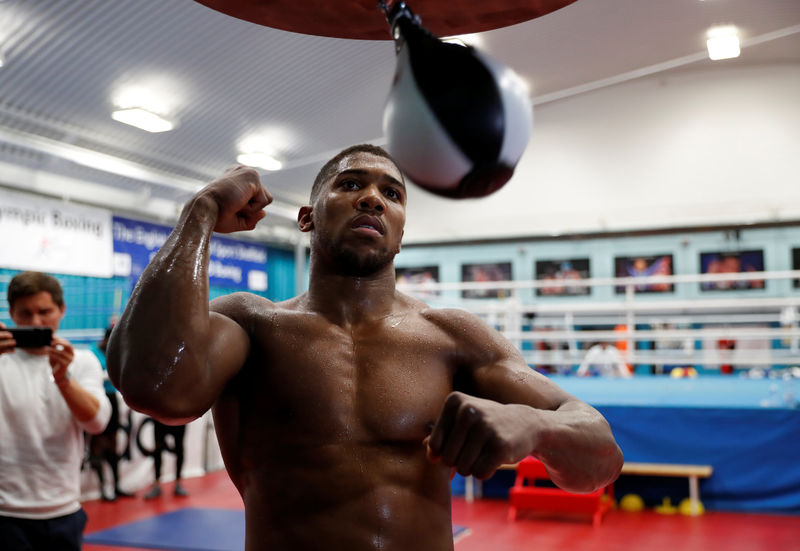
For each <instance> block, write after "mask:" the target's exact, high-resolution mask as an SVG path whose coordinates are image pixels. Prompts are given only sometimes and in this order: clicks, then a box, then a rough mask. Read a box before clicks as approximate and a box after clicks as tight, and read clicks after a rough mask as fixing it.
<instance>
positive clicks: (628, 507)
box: [619, 494, 644, 513]
mask: <svg viewBox="0 0 800 551" xmlns="http://www.w3.org/2000/svg"><path fill="white" fill-rule="evenodd" d="M619 508H620V509H622V510H623V511H628V512H629V513H638V512H639V511H643V510H644V500H643V499H642V497H641V496H639V495H636V494H625V495H624V496H622V499H620V500H619Z"/></svg>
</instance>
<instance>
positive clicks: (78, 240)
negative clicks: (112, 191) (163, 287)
mask: <svg viewBox="0 0 800 551" xmlns="http://www.w3.org/2000/svg"><path fill="white" fill-rule="evenodd" d="M0 236H2V246H1V247H0V267H3V268H9V269H12V270H35V271H40V272H48V273H56V274H70V275H82V276H90V277H111V276H112V275H113V256H112V253H113V249H112V241H111V212H110V211H108V210H105V209H98V208H92V207H85V206H82V205H75V204H73V203H67V202H64V201H55V200H51V199H46V198H44V197H40V196H37V195H31V194H27V193H14V192H10V191H6V190H0Z"/></svg>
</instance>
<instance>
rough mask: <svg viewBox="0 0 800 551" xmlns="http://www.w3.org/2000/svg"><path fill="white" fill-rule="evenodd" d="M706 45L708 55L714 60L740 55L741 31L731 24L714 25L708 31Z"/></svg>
mask: <svg viewBox="0 0 800 551" xmlns="http://www.w3.org/2000/svg"><path fill="white" fill-rule="evenodd" d="M707 37H708V40H706V47H707V48H708V57H709V59H711V60H713V61H717V60H719V59H731V58H734V57H739V54H740V53H741V49H740V48H739V31H738V29H737V28H736V27H734V26H732V25H729V26H725V27H712V28H711V29H709V30H708V33H707Z"/></svg>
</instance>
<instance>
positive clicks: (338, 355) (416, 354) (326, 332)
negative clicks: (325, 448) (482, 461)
mask: <svg viewBox="0 0 800 551" xmlns="http://www.w3.org/2000/svg"><path fill="white" fill-rule="evenodd" d="M253 341H254V349H253V351H252V353H251V359H250V362H249V364H248V366H247V370H246V373H245V377H246V379H247V391H246V392H247V395H249V396H250V400H249V401H250V403H251V404H252V407H253V408H255V409H256V410H258V411H259V415H258V417H259V418H260V419H262V422H264V423H266V424H271V423H275V425H276V428H279V429H280V432H281V434H282V435H291V436H289V438H292V439H295V442H296V443H301V444H302V443H303V442H305V443H307V444H309V445H313V446H318V445H320V444H321V443H326V442H328V443H331V444H337V443H341V442H349V441H357V442H374V443H381V442H400V441H420V440H422V439H423V438H424V437H425V436H426V435H427V433H428V432H429V431H430V428H431V426H432V424H433V422H434V421H435V420H436V418H437V417H438V415H439V412H440V410H441V407H442V404H443V403H444V400H445V398H446V396H447V394H448V393H449V392H450V391H451V390H452V384H453V383H452V380H453V366H452V365H451V364H452V362H451V361H450V359H449V358H450V352H449V349H448V342H447V338H446V336H444V335H443V334H441V333H440V332H439V331H438V330H437V329H436V328H434V327H431V326H429V325H426V324H424V322H421V321H420V320H414V319H409V318H408V317H406V318H396V319H395V318H388V319H386V320H381V321H380V322H376V323H374V324H370V325H368V326H361V327H357V328H342V327H339V326H336V325H332V324H329V323H325V322H324V321H320V320H314V319H311V320H309V319H302V318H301V319H289V320H283V321H280V322H279V325H278V327H277V330H276V329H275V328H270V329H269V330H268V331H267V330H265V331H264V332H263V334H262V335H260V334H259V333H256V335H255V338H254V339H253ZM287 429H289V430H287ZM306 440H307V442H306Z"/></svg>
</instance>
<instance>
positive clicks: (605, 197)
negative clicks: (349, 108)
mask: <svg viewBox="0 0 800 551" xmlns="http://www.w3.org/2000/svg"><path fill="white" fill-rule="evenodd" d="M707 65H708V64H705V66H707ZM798 98H800V66H797V65H789V64H784V65H768V66H763V65H762V66H753V67H745V68H734V67H732V66H727V67H726V66H725V65H724V64H720V65H717V66H714V67H712V68H711V70H699V69H692V66H689V67H687V68H683V69H681V70H676V71H672V72H669V73H663V74H661V75H657V76H653V77H649V78H644V79H639V80H635V81H631V82H628V83H624V84H620V85H616V86H613V87H609V88H604V89H601V90H597V91H594V92H591V93H587V94H582V95H579V96H574V97H572V98H567V99H564V100H560V101H556V102H552V103H548V104H544V105H540V106H538V107H537V108H536V109H535V113H534V127H533V135H532V138H531V143H530V145H529V147H528V150H527V151H526V153H525V155H524V156H523V158H522V160H521V162H520V164H519V166H518V168H517V172H516V174H515V175H514V178H512V180H511V181H510V182H509V183H508V184H507V185H506V187H505V188H503V189H502V190H500V191H499V192H497V193H496V194H495V195H493V196H491V197H489V198H485V199H480V200H467V201H450V200H444V199H438V198H437V199H434V200H431V201H425V204H422V201H417V202H416V203H415V197H419V196H420V195H423V194H424V195H429V194H427V193H426V192H424V191H421V190H419V189H418V188H416V187H414V188H412V189H411V191H410V192H409V214H408V222H407V225H406V242H407V243H412V242H426V241H439V240H449V239H454V236H455V235H456V229H457V231H458V234H457V235H458V237H459V238H461V239H470V238H476V239H485V238H493V237H509V236H525V235H548V234H552V233H570V232H576V231H602V230H607V229H615V230H616V229H640V228H658V227H668V226H683V225H694V224H716V223H735V224H738V223H749V222H756V221H770V220H789V219H800V177H798V173H800V170H798V169H800V99H798Z"/></svg>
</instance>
